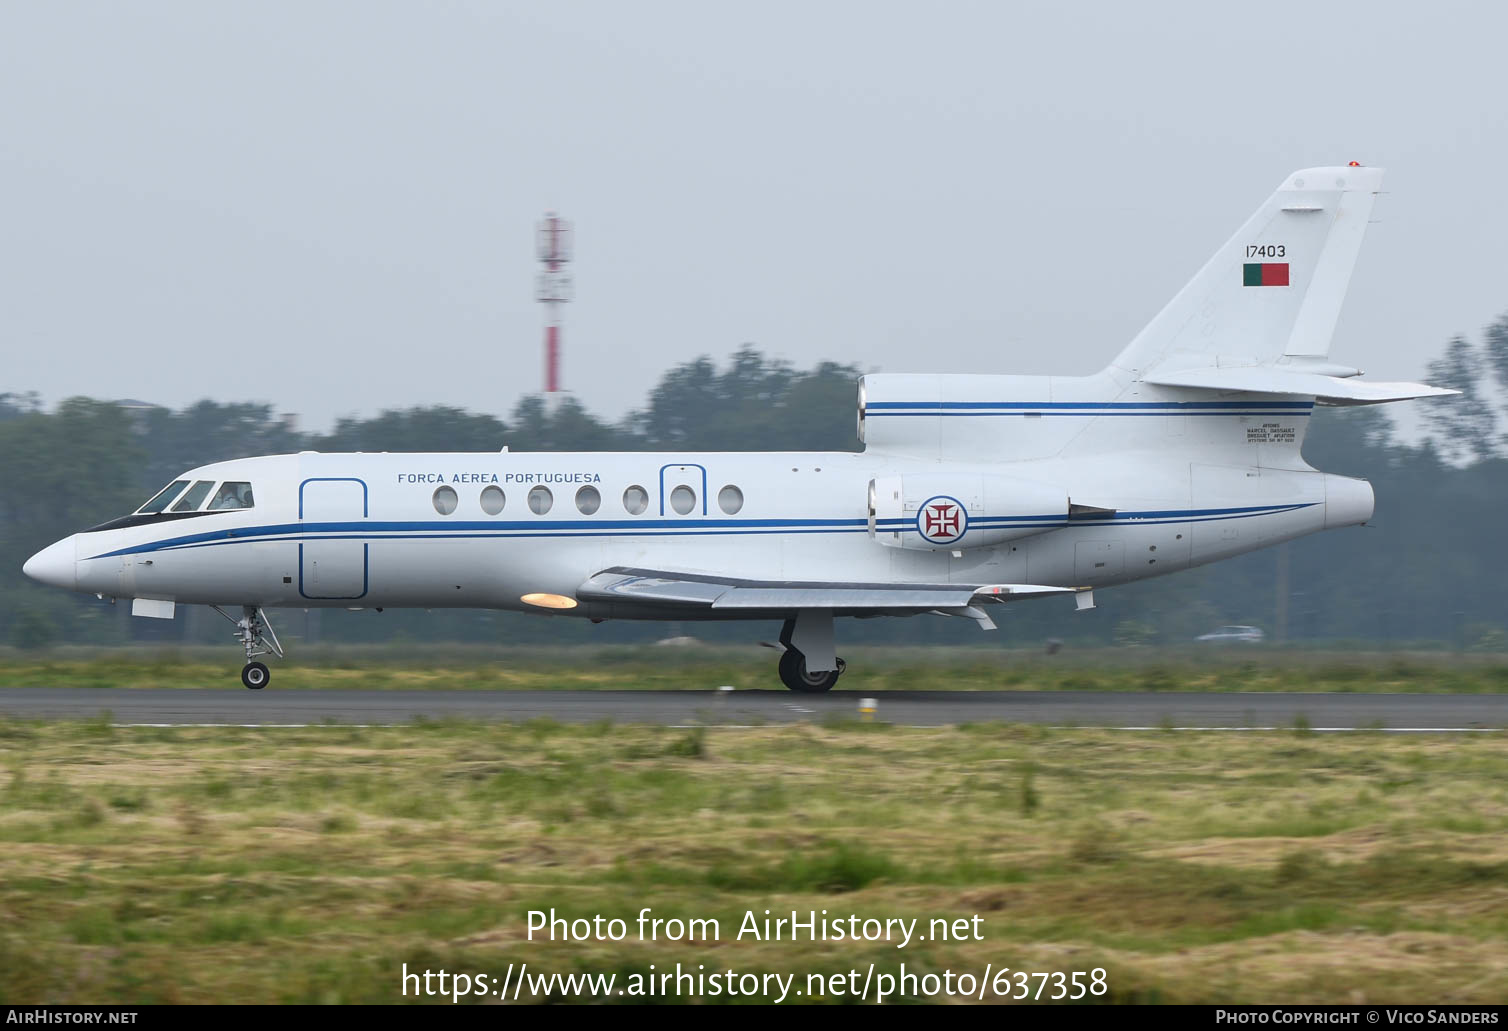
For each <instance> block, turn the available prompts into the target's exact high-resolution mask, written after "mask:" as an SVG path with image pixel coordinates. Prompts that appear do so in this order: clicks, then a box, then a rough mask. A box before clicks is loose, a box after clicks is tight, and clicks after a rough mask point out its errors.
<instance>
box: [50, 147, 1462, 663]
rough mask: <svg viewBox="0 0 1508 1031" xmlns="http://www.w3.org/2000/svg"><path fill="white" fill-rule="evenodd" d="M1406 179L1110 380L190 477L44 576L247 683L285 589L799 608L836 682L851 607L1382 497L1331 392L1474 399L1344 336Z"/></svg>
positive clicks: (1351, 509) (1058, 380)
mask: <svg viewBox="0 0 1508 1031" xmlns="http://www.w3.org/2000/svg"><path fill="white" fill-rule="evenodd" d="M1381 185H1382V170H1381V169H1377V168H1364V167H1360V166H1357V165H1356V164H1354V163H1353V164H1351V165H1347V166H1340V167H1334V168H1309V169H1304V170H1303V171H1299V172H1294V173H1293V174H1292V175H1289V176H1288V177H1287V178H1285V179H1284V180H1283V182H1282V184H1281V185H1280V186H1279V187H1278V188H1277V191H1276V192H1274V193H1273V194H1272V196H1271V197H1269V198H1268V199H1267V200H1266V201H1265V202H1264V203H1263V204H1262V205H1261V207H1259V208H1258V209H1257V211H1256V213H1255V214H1253V215H1252V216H1251V217H1250V218H1249V219H1248V220H1247V221H1246V222H1245V223H1244V224H1243V225H1242V226H1241V227H1240V229H1238V230H1237V231H1236V234H1235V235H1234V236H1232V237H1231V238H1230V240H1229V241H1227V242H1226V243H1225V244H1224V245H1223V246H1221V247H1220V249H1219V250H1217V251H1216V252H1215V254H1214V256H1213V257H1212V258H1210V259H1209V261H1208V262H1207V263H1206V264H1205V265H1204V267H1203V268H1201V269H1200V270H1199V272H1198V273H1197V274H1196V275H1195V276H1194V278H1193V279H1192V280H1191V281H1190V282H1189V283H1188V285H1187V286H1185V287H1184V288H1183V289H1182V290H1181V291H1180V292H1179V293H1178V295H1177V296H1176V297H1174V298H1173V299H1172V301H1170V302H1169V303H1168V304H1167V306H1166V307H1164V308H1163V309H1162V311H1160V312H1159V313H1158V314H1157V316H1156V317H1155V318H1153V319H1152V321H1151V322H1150V323H1149V324H1148V325H1147V326H1146V328H1145V329H1143V330H1142V331H1141V332H1140V333H1139V334H1138V335H1137V336H1136V337H1135V339H1133V340H1132V341H1131V342H1130V343H1129V344H1128V345H1127V346H1126V347H1125V349H1124V350H1122V351H1121V352H1120V354H1119V355H1117V356H1116V357H1115V359H1114V360H1113V361H1112V362H1111V363H1110V364H1109V365H1108V366H1106V367H1105V368H1104V369H1103V370H1102V371H1100V372H1098V373H1096V374H1094V375H1091V376H1077V377H1060V376H996V375H936V374H928V373H921V374H916V375H905V374H886V375H868V376H865V377H864V378H863V379H861V380H860V381H859V384H858V423H859V436H860V439H861V440H862V441H863V444H864V449H863V450H862V451H860V452H857V453H850V452H821V453H814V452H791V453H785V452H766V453H737V454H734V453H682V452H667V453H653V454H649V453H646V454H632V453H608V454H524V453H510V452H509V451H508V450H507V449H506V448H505V449H504V450H502V451H501V452H498V453H486V454H397V453H384V454H318V453H315V452H303V453H301V454H296V455H275V456H270V457H260V458H241V459H236V460H234V461H226V462H217V463H215V464H213V465H206V466H202V467H200V468H198V469H190V470H189V471H187V472H185V473H184V474H183V475H182V476H179V477H178V478H177V479H175V480H173V482H172V483H170V484H168V485H167V486H166V487H164V488H162V490H160V491H158V492H157V493H156V494H154V495H153V496H152V498H151V499H150V500H148V501H147V503H146V504H144V505H142V506H141V508H139V509H138V510H137V511H135V512H133V513H131V514H129V515H126V516H123V517H121V518H119V519H114V520H111V521H110V522H107V523H103V524H101V525H99V526H95V527H91V528H89V529H87V530H82V531H80V532H78V533H75V534H73V535H72V536H70V537H67V538H65V539H63V540H61V541H59V542H57V543H56V544H53V545H51V546H50V547H48V548H46V549H45V550H43V551H41V552H39V553H37V554H36V555H34V556H32V558H31V559H30V560H29V561H28V562H27V563H26V565H25V572H26V574H27V575H28V576H31V577H32V578H34V579H36V580H39V581H41V582H43V583H47V584H54V585H56V586H58V587H64V588H67V589H70V590H76V591H87V592H90V593H94V594H97V595H100V596H101V597H108V598H118V599H131V609H132V612H133V613H134V614H136V615H138V616H146V617H155V618H159V619H162V618H172V616H173V614H174V610H175V606H177V605H209V606H213V607H214V608H215V609H217V610H218V611H219V612H220V613H221V614H222V615H224V616H225V617H226V618H227V619H228V620H230V621H231V622H232V623H234V624H235V634H236V637H237V639H238V640H239V642H240V644H241V645H242V646H243V648H244V650H245V655H246V665H245V667H244V668H243V669H242V671H241V680H242V682H243V683H244V684H245V685H246V686H247V687H249V688H254V689H255V688H261V687H264V686H266V684H267V682H268V670H267V666H266V665H265V664H263V663H262V662H261V661H259V660H260V659H261V658H263V657H266V656H269V655H271V656H278V657H281V656H282V654H283V649H282V646H281V645H280V644H279V642H278V639H277V635H276V634H275V633H274V632H273V628H272V624H271V623H270V622H269V619H268V610H269V609H274V608H279V607H296V608H310V607H316V606H323V607H343V608H384V607H389V606H392V607H398V606H414V607H423V608H434V607H440V606H461V607H478V608H495V609H516V610H520V611H526V612H542V613H554V614H569V615H573V616H581V617H584V618H588V619H592V620H604V619H662V620H702V619H760V620H780V621H782V622H783V629H782V631H781V634H780V642H781V644H782V645H783V651H782V653H781V658H780V677H781V679H782V680H783V681H784V682H785V684H786V685H787V686H788V687H790V688H791V689H793V690H796V691H826V690H828V689H829V688H831V687H832V686H833V684H834V683H835V682H836V681H837V680H838V677H839V676H840V674H841V673H842V672H843V669H844V663H843V660H842V659H840V658H839V657H838V656H837V653H836V646H835V642H834V621H835V618H836V617H839V616H853V617H859V618H865V617H874V616H905V615H915V614H919V613H929V612H930V613H943V614H946V615H951V616H960V617H964V618H967V619H971V620H974V621H975V622H977V623H978V624H979V626H980V627H983V628H986V629H989V628H993V627H994V625H995V624H994V615H995V613H996V611H997V610H996V606H998V605H1000V604H1002V603H1005V602H1013V601H1019V600H1023V599H1028V598H1044V597H1046V598H1051V597H1054V596H1058V595H1064V596H1067V597H1071V598H1072V599H1073V600H1074V602H1075V603H1076V607H1077V608H1079V609H1085V608H1091V607H1093V605H1094V591H1095V590H1096V589H1098V588H1104V587H1110V586H1114V585H1116V584H1123V583H1129V582H1130V581H1133V580H1140V579H1143V578H1145V577H1151V576H1161V575H1163V574H1166V573H1173V572H1177V571H1178V570H1181V569H1187V568H1189V567H1190V566H1197V565H1200V564H1202V563H1206V562H1213V561H1215V560H1217V559H1224V558H1229V557H1230V556H1233V555H1239V554H1242V553H1243V552H1248V551H1251V550H1253V549H1255V548H1262V547H1266V546H1268V545H1272V544H1277V543H1280V542H1282V541H1289V540H1293V539H1294V538H1296V537H1302V536H1304V535H1305V534H1310V533H1315V532H1317V531H1319V530H1330V529H1335V528H1337V527H1343V526H1355V525H1357V524H1360V523H1364V522H1366V521H1367V520H1368V519H1369V518H1370V517H1371V515H1372V504H1373V497H1372V488H1371V486H1370V485H1369V484H1368V483H1367V482H1366V481H1365V480H1358V479H1351V478H1348V477H1345V476H1337V475H1333V474H1330V473H1324V472H1319V471H1317V470H1315V469H1313V468H1312V467H1310V466H1309V465H1308V464H1307V463H1306V462H1305V461H1304V459H1303V457H1302V455H1301V453H1300V448H1301V446H1302V445H1303V442H1304V434H1305V431H1306V429H1307V428H1308V425H1309V418H1310V415H1311V413H1312V411H1313V409H1314V406H1315V405H1316V404H1320V405H1364V404H1378V403H1382V402H1387V401H1403V400H1409V399H1412V398H1417V397H1426V396H1433V395H1440V394H1449V393H1454V392H1453V391H1448V390H1441V389H1438V388H1433V387H1428V386H1424V385H1422V384H1416V383H1384V382H1375V381H1370V380H1365V379H1362V378H1359V377H1360V370H1358V369H1353V368H1347V367H1345V366H1342V365H1339V364H1336V363H1334V362H1332V361H1330V359H1329V351H1330V338H1331V335H1332V333H1333V331H1334V328H1335V322H1336V318H1337V316H1338V315H1339V313H1340V307H1341V301H1342V299H1343V298H1344V296H1345V292H1346V287H1347V285H1348V283H1349V282H1350V279H1351V273H1352V270H1353V268H1354V267H1355V263H1356V256H1357V253H1358V251H1359V250H1360V247H1361V242H1362V237H1363V235H1364V234H1365V232H1366V228H1367V222H1368V218H1369V215H1370V213H1371V211H1372V205H1373V202H1374V200H1375V199H1376V195H1377V193H1378V191H1379V189H1380V188H1381Z"/></svg>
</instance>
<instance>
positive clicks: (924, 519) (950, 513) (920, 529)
mask: <svg viewBox="0 0 1508 1031" xmlns="http://www.w3.org/2000/svg"><path fill="white" fill-rule="evenodd" d="M968 529H969V511H968V509H966V508H964V507H963V505H962V503H960V502H959V500H958V499H957V498H950V497H948V496H947V495H945V494H939V495H938V496H937V497H935V498H931V499H929V500H927V501H926V502H924V503H923V504H922V507H921V508H919V509H917V512H916V532H917V533H919V534H921V535H922V540H924V541H927V542H929V543H931V544H952V543H953V542H955V541H957V540H958V539H959V538H961V537H962V536H963V535H964V534H965V533H966V532H968Z"/></svg>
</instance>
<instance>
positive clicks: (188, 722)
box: [0, 687, 1508, 732]
mask: <svg viewBox="0 0 1508 1031" xmlns="http://www.w3.org/2000/svg"><path fill="white" fill-rule="evenodd" d="M866 697H872V698H874V699H875V702H876V707H875V712H874V715H873V719H875V720H876V721H879V722H884V723H894V724H898V725H903V726H917V727H931V726H946V725H950V724H958V723H984V722H1003V723H1035V724H1045V725H1049V726H1082V727H1114V728H1121V729H1139V728H1149V729H1163V728H1169V727H1172V728H1184V729H1191V730H1192V729H1203V730H1243V729H1246V730H1255V729H1262V728H1292V727H1295V726H1300V725H1307V726H1308V727H1309V728H1311V729H1313V730H1316V731H1329V730H1338V731H1339V730H1369V729H1383V730H1392V731H1399V732H1414V731H1461V732H1471V731H1477V732H1480V731H1490V730H1502V729H1504V728H1508V695H1442V694H1427V695H1424V694H1193V693H1183V692H1165V693H1132V692H1032V691H907V692H889V693H874V694H867V695H866V694H865V693H861V692H856V691H834V692H832V693H830V694H826V695H798V694H794V693H792V692H790V691H783V690H781V691H724V692H719V691H365V690H335V691H304V690H283V691H279V690H277V689H276V688H272V689H268V690H266V691H260V692H253V691H247V690H245V689H243V688H234V689H230V688H225V689H182V690H179V689H156V688H45V687H40V688H38V687H27V688H4V689H0V714H3V715H5V716H10V717H20V718H24V719H59V718H67V719H96V718H99V717H101V716H105V715H108V717H109V718H110V720H111V721H112V722H114V723H117V724H123V725H130V724H141V725H175V726H196V725H224V726H303V725H310V724H315V725H318V724H323V723H338V724H364V725H376V724H404V723H409V722H411V721H413V720H416V719H479V720H495V721H508V722H523V721H525V720H532V719H552V720H558V721H560V722H563V723H590V722H595V721H599V720H611V721H612V722H614V723H647V724H659V725H666V726H688V725H697V724H700V725H707V726H761V725H765V724H774V723H796V722H802V721H809V722H824V721H829V720H835V719H837V720H841V719H859V718H861V713H860V708H859V707H860V702H861V700H862V699H864V698H866Z"/></svg>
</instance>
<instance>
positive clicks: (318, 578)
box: [298, 476, 371, 601]
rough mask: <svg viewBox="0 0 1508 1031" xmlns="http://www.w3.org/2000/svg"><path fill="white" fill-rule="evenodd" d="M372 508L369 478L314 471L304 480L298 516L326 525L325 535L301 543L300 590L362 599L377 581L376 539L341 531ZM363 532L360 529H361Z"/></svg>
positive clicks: (326, 597) (320, 597)
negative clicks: (374, 562)
mask: <svg viewBox="0 0 1508 1031" xmlns="http://www.w3.org/2000/svg"><path fill="white" fill-rule="evenodd" d="M369 513H370V501H369V492H368V490H367V484H366V481H365V480H361V479H357V478H356V477H354V476H313V477H310V478H309V479H307V480H304V481H303V482H302V483H300V484H299V485H298V517H299V521H300V522H301V523H303V524H304V526H306V527H307V526H309V525H311V524H313V525H317V526H321V527H323V528H324V532H325V533H326V534H328V536H325V537H314V538H306V539H304V540H302V541H300V542H299V545H298V593H299V594H300V595H301V596H302V597H304V598H307V599H309V600H310V601H356V600H358V599H360V598H365V597H366V594H367V588H368V586H369V584H370V581H371V555H370V551H371V545H370V544H368V543H367V542H366V541H361V540H353V539H351V538H350V535H349V534H345V533H341V532H340V531H342V530H345V528H346V526H347V525H349V524H352V523H354V522H355V521H356V520H358V519H360V520H364V519H366V518H367V516H368V515H369ZM357 532H359V529H358V531H357Z"/></svg>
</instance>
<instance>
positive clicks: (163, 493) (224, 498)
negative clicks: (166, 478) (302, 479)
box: [135, 480, 256, 516]
mask: <svg viewBox="0 0 1508 1031" xmlns="http://www.w3.org/2000/svg"><path fill="white" fill-rule="evenodd" d="M185 487H187V488H188V489H187V490H184V488H185ZM214 487H215V481H214V480H197V481H194V485H193V486H192V487H189V481H188V480H174V481H173V482H172V483H170V484H168V485H167V486H166V487H164V488H162V490H160V491H158V492H157V494H156V495H154V496H153V498H152V500H151V501H148V502H147V503H146V504H145V505H142V506H141V507H140V508H138V509H137V510H136V512H135V514H136V515H138V516H143V515H165V514H167V513H178V514H182V513H187V512H198V511H201V510H202V511H205V512H228V511H231V510H233V509H243V508H252V507H253V506H254V505H255V504H256V499H255V498H254V497H253V496H252V493H251V484H250V483H248V482H247V481H245V480H226V481H225V482H224V483H222V484H220V489H219V490H214ZM206 498H209V499H210V502H209V505H208V507H206V506H205V504H204V501H205V499H206ZM175 500H176V501H177V504H174V501H175ZM169 505H172V508H169V507H168V506H169Z"/></svg>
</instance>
